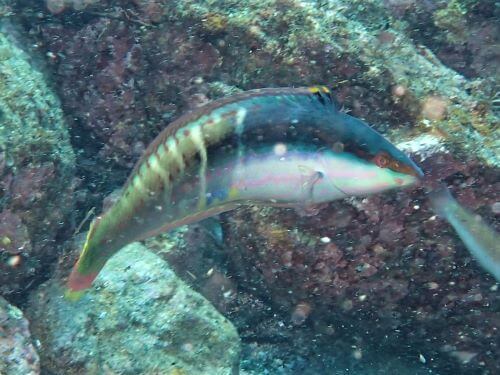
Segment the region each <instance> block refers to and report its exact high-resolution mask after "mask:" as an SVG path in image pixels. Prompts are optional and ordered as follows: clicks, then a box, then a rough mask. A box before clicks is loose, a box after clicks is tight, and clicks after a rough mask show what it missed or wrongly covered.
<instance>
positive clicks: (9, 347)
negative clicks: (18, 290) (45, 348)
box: [0, 297, 40, 375]
mask: <svg viewBox="0 0 500 375" xmlns="http://www.w3.org/2000/svg"><path fill="white" fill-rule="evenodd" d="M39 373H40V364H39V359H38V354H37V352H36V351H35V348H34V347H33V345H32V344H31V337H30V332H29V330H28V322H27V320H26V319H25V318H24V316H23V313H22V312H21V311H20V310H19V309H18V308H17V307H14V306H12V305H9V303H8V302H7V301H6V300H4V299H3V298H2V297H0V374H2V375H19V374H23V375H36V374H39Z"/></svg>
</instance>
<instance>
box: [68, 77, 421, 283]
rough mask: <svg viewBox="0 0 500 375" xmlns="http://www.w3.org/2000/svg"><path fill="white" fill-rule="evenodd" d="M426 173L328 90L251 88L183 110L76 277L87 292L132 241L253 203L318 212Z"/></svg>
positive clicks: (93, 234) (98, 226)
mask: <svg viewBox="0 0 500 375" xmlns="http://www.w3.org/2000/svg"><path fill="white" fill-rule="evenodd" d="M422 176H423V174H422V172H421V170H420V169H419V168H418V167H417V165H415V163H414V162H413V161H411V160H410V159H409V158H408V157H407V156H406V155H405V154H404V153H403V152H401V151H400V150H398V149H397V148H396V147H395V146H394V145H392V144H391V143H390V142H389V141H388V140H386V139H385V138H384V137H383V136H382V135H380V134H379V133H377V132H376V131H375V130H373V129H372V128H370V127H369V126H368V125H367V124H365V123H364V122H362V121H361V120H358V119H356V118H354V117H351V116H349V115H347V114H345V113H343V112H340V111H339V110H338V108H337V106H336V105H335V102H334V99H333V97H332V95H331V93H330V91H329V90H328V89H327V88H326V87H311V88H276V89H260V90H252V91H248V92H243V93H240V94H237V95H234V96H232V97H229V98H224V99H221V100H217V101H214V102H212V103H210V104H208V105H206V106H204V107H201V108H199V109H197V110H195V111H193V112H190V113H187V114H185V115H184V116H181V117H180V118H178V119H177V120H176V121H174V122H173V123H172V124H170V125H169V126H168V127H167V128H166V129H165V130H163V131H162V132H161V133H160V134H159V135H158V137H157V138H156V139H155V140H154V141H153V142H152V143H151V144H150V145H149V147H148V148H147V150H146V151H145V153H144V155H143V156H142V158H141V159H140V160H139V161H138V163H137V164H136V166H135V168H134V170H133V171H132V173H131V175H130V177H129V178H128V180H127V182H126V183H125V187H124V189H123V192H122V196H121V198H120V199H119V200H118V201H117V202H116V203H115V204H114V205H113V206H112V207H111V208H110V209H108V210H107V211H106V212H105V213H104V214H102V215H101V216H98V217H97V218H96V219H95V220H94V222H93V223H92V224H91V227H90V230H89V233H88V235H87V240H86V242H85V244H84V247H83V251H82V254H81V255H80V258H79V260H78V262H77V263H76V264H75V266H74V268H73V271H72V273H71V275H70V277H69V281H68V287H69V291H70V292H75V291H80V290H83V289H86V288H88V287H89V286H90V285H91V284H92V281H93V280H94V279H95V277H96V276H97V274H98V273H99V271H100V270H101V269H102V267H103V266H104V264H105V263H106V261H107V260H108V259H109V258H110V257H111V256H112V255H113V254H114V253H116V252H117V251H118V250H119V249H120V248H122V247H123V246H125V245H127V244H128V243H130V242H133V241H138V240H142V239H145V238H148V237H151V236H154V235H157V234H159V233H162V232H165V231H168V230H171V229H173V228H175V227H178V226H180V225H184V224H188V223H193V222H196V221H199V220H202V219H204V218H207V217H210V216H213V215H215V214H218V213H221V212H224V211H228V210H231V209H233V208H235V207H237V206H239V205H244V204H265V205H273V206H284V207H301V208H306V209H307V208H310V207H313V206H314V205H317V204H320V203H324V202H329V201H332V200H335V199H342V198H346V197H350V196H359V195H368V194H373V193H377V192H381V191H385V190H388V189H392V188H398V187H404V186H409V185H412V184H414V183H416V182H417V181H419V180H420V178H421V177H422Z"/></svg>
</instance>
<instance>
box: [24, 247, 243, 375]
mask: <svg viewBox="0 0 500 375" xmlns="http://www.w3.org/2000/svg"><path fill="white" fill-rule="evenodd" d="M63 293H64V290H63V288H62V287H61V285H60V282H59V281H55V280H52V281H49V282H48V283H47V284H44V285H42V286H41V287H40V288H39V289H38V290H36V291H35V292H33V294H32V295H31V298H30V302H29V308H28V309H27V311H28V312H27V315H28V316H29V317H30V320H31V322H32V326H33V328H32V331H33V335H34V337H36V338H37V339H38V340H40V342H41V348H42V349H41V350H40V355H41V363H42V367H43V368H45V369H47V370H49V371H53V372H54V373H65V374H81V373H86V374H102V373H105V372H112V373H133V374H153V373H162V374H184V373H186V374H220V375H223V374H228V375H229V374H232V373H233V372H232V371H233V369H236V368H237V364H238V359H239V345H240V344H239V337H238V334H237V332H236V330H235V328H234V327H233V325H232V324H231V323H230V322H229V321H228V320H226V319H225V318H224V317H223V316H221V315H220V314H219V313H218V312H217V311H216V310H215V309H214V308H213V307H212V306H211V305H210V304H209V302H208V301H206V300H205V299H204V298H203V297H201V296H200V295H198V294H197V293H196V292H193V291H192V290H191V289H189V287H188V286H187V285H186V284H184V282H182V281H181V280H180V279H178V278H177V276H176V275H175V274H174V272H173V271H172V270H170V268H169V267H168V265H167V264H166V263H165V262H164V261H163V260H161V259H160V258H159V257H157V256H156V255H154V254H152V253H151V252H149V250H148V249H147V248H145V247H144V246H142V245H140V244H138V243H135V244H131V245H129V246H127V247H126V248H124V249H123V250H122V251H120V252H119V253H118V254H117V255H116V256H114V257H113V258H112V259H111V260H110V261H109V262H108V263H107V264H106V266H105V268H104V269H103V271H102V272H101V273H100V274H99V276H98V278H97V280H96V282H95V284H94V288H93V289H91V290H89V292H88V293H87V294H85V295H84V296H83V297H82V298H81V299H80V300H79V301H76V302H70V301H67V300H66V299H64V297H63Z"/></svg>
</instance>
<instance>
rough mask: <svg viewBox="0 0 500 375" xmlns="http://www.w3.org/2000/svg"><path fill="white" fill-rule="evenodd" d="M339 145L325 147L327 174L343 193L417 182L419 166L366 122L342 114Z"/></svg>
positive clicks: (366, 192) (379, 189) (365, 191)
mask: <svg viewBox="0 0 500 375" xmlns="http://www.w3.org/2000/svg"><path fill="white" fill-rule="evenodd" d="M342 116H343V117H344V119H343V120H344V124H342V125H343V126H342V127H341V131H340V132H339V133H337V134H336V136H337V139H338V140H339V143H340V145H341V146H340V147H337V146H335V147H333V148H332V149H330V150H328V154H329V155H328V156H327V159H328V160H327V161H326V169H327V173H326V174H327V177H329V178H330V181H331V182H332V183H333V184H334V185H335V187H336V188H337V189H339V190H341V191H342V192H343V193H344V195H345V196H355V195H369V194H374V193H379V192H382V191H385V190H390V189H394V188H402V187H407V186H411V185H414V184H417V183H419V181H420V180H421V179H422V177H423V173H422V171H421V169H420V168H419V167H418V166H417V165H416V164H415V163H414V162H413V161H412V160H411V159H410V157H408V156H407V155H406V154H405V153H404V152H402V151H401V150H399V149H398V148H397V147H396V146H395V145H393V144H392V143H391V142H389V141H388V140H387V139H386V138H384V137H383V136H382V135H381V134H379V133H378V132H376V131H375V130H374V129H372V128H371V127H370V126H368V125H367V124H366V123H364V122H363V121H361V120H358V119H356V118H354V117H351V116H348V115H346V114H342Z"/></svg>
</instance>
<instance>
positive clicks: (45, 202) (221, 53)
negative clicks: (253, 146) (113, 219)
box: [0, 0, 500, 375]
mask: <svg viewBox="0 0 500 375" xmlns="http://www.w3.org/2000/svg"><path fill="white" fill-rule="evenodd" d="M0 17H1V18H0V85H1V88H2V90H0V120H1V122H0V295H1V297H0V374H9V375H10V374H40V373H42V374H82V373H85V374H138V373H143V374H169V375H180V374H195V375H196V374H235V373H238V372H239V373H240V374H248V375H250V374H251V375H257V374H259V375H260V374H271V375H272V374H286V375H288V374H387V373H398V374H429V373H430V374H445V375H446V374H496V373H499V372H500V360H499V358H500V332H499V330H500V328H499V327H500V293H499V291H498V288H499V285H498V283H496V282H495V279H494V278H493V277H491V276H490V275H488V274H487V273H486V272H485V271H484V270H483V269H482V268H481V267H480V266H479V265H478V264H477V263H476V262H475V260H473V259H472V258H471V256H470V255H469V253H468V252H467V250H466V249H465V247H464V246H463V244H462V243H461V242H460V240H459V239H458V238H457V237H456V235H455V233H454V232H453V231H452V229H451V228H450V227H449V226H448V225H447V224H446V223H445V222H444V221H443V220H441V219H440V218H439V217H437V216H436V215H435V213H434V212H433V211H432V209H431V208H430V206H429V203H428V202H427V199H426V194H425V191H424V190H423V189H421V188H418V189H409V190H407V191H396V192H389V193H386V194H383V195H380V196H372V197H369V198H366V199H350V200H347V201H343V202H335V203H332V204H330V205H328V206H327V207H325V208H323V209H322V210H321V211H320V212H319V213H318V214H317V215H316V216H312V217H303V216H300V215H298V214H297V213H296V212H295V211H293V210H284V209H270V208H255V207H248V208H245V209H240V210H237V211H235V212H230V213H227V214H224V215H222V216H221V217H218V218H215V219H211V220H208V221H206V222H204V223H200V224H197V225H192V226H190V227H187V228H181V229H179V230H177V231H175V232H173V233H171V234H169V235H165V236H160V237H158V238H154V239H151V240H148V241H147V242H146V245H145V246H144V245H140V244H134V245H131V246H130V247H129V248H127V249H125V250H123V251H121V252H120V253H119V254H117V255H116V257H115V258H113V260H112V261H110V263H109V264H108V265H107V266H106V269H105V270H104V271H103V273H102V274H101V275H100V276H99V279H98V280H97V282H96V283H95V286H94V287H93V289H92V290H91V291H90V292H89V293H88V294H87V295H86V296H85V297H84V298H83V299H82V300H80V301H78V302H76V303H71V302H69V301H67V300H65V299H64V298H63V296H62V294H63V292H62V284H63V282H64V281H65V278H66V276H67V274H68V272H69V269H70V267H71V265H72V263H73V262H74V261H75V259H76V257H77V255H78V252H79V245H80V242H79V241H80V240H81V233H80V232H84V231H85V230H86V228H87V226H88V217H91V216H92V215H95V214H96V213H98V212H100V211H101V207H102V205H103V200H104V199H105V197H106V196H108V195H109V194H110V193H112V192H113V191H114V190H116V189H117V188H119V187H120V186H121V184H122V183H123V182H124V180H125V178H126V176H127V174H128V172H129V171H130V170H131V168H132V167H133V164H134V162H135V161H136V160H137V159H138V157H139V156H140V155H141V153H142V151H143V150H144V148H145V147H146V146H147V144H148V143H149V142H150V141H151V140H152V139H153V138H154V136H155V135H156V134H157V133H158V132H159V131H160V130H161V129H162V128H163V127H165V126H167V124H168V123H169V122H170V121H171V120H172V119H174V118H175V117H176V116H178V115H180V114H181V113H183V112H185V111H187V110H189V109H192V108H196V107H197V106H199V105H201V104H204V103H206V102H208V101H210V100H212V99H215V98H219V97H222V96H225V95H230V94H231V93H234V92H237V91H240V90H246V89H251V88H257V87H276V86H304V85H311V84H325V85H327V86H329V87H332V88H333V89H334V91H335V94H336V96H337V98H338V100H339V102H340V103H341V105H342V108H343V109H344V110H346V111H349V112H350V113H351V114H352V115H354V116H356V117H360V118H363V119H364V120H366V121H367V122H368V123H370V124H372V125H373V126H374V127H375V128H377V129H378V130H380V131H381V132H382V133H384V134H386V135H387V136H388V137H389V138H390V139H391V140H392V141H393V142H394V143H396V144H399V145H400V147H402V148H404V149H405V150H407V152H409V153H410V154H411V155H412V156H413V158H414V159H415V160H416V161H417V162H418V163H420V164H421V165H422V167H423V169H424V170H425V171H426V173H427V174H429V175H431V176H433V177H434V178H436V179H442V180H443V181H445V183H446V184H447V185H448V186H449V187H450V189H451V190H452V192H453V194H454V195H455V196H456V197H457V198H458V200H459V201H460V202H461V203H463V204H464V205H465V206H467V207H469V208H470V209H472V210H473V211H475V212H477V213H478V214H480V215H481V216H482V217H483V218H485V220H486V221H488V222H489V223H491V224H492V226H494V227H495V228H497V230H498V228H499V221H498V217H499V214H500V207H499V205H500V203H499V202H500V197H499V192H500V179H499V175H500V174H499V172H498V167H499V161H500V156H499V155H500V152H499V151H500V134H499V133H500V130H499V121H498V116H499V108H498V100H499V97H498V87H499V82H498V77H499V71H498V69H499V65H498V63H495V62H496V61H497V60H498V59H499V56H498V54H499V52H498V51H499V50H500V48H499V39H498V38H499V35H500V32H499V31H500V30H499V24H500V23H499V22H498V20H499V18H500V7H499V6H498V2H496V1H493V0H483V1H471V0H451V1H439V0H426V1H413V0H368V1H367V0H364V1H361V0H359V1H358V0H351V1H347V0H331V1H320V0H318V1H314V0H310V1H295V0H250V1H245V2H236V1H230V0H205V1H203V0H198V1H182V2H181V1H179V2H176V1H166V0H130V1H126V0H123V1H111V0H103V1H92V0H45V1H35V0H23V1H21V0H19V1H5V0H3V1H0ZM79 233H80V234H79ZM75 237H76V238H77V240H75ZM153 253H156V255H154V254H153ZM173 271H175V273H174V272H173ZM181 279H183V280H184V281H182V280H181ZM188 285H189V286H188Z"/></svg>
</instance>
